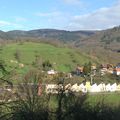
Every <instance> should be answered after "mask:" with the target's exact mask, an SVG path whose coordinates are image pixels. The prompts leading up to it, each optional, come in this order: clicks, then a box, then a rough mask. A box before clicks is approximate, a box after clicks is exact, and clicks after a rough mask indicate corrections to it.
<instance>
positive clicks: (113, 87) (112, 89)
mask: <svg viewBox="0 0 120 120" xmlns="http://www.w3.org/2000/svg"><path fill="white" fill-rule="evenodd" d="M116 90H117V84H116V83H114V84H113V85H111V92H115V91H116Z"/></svg>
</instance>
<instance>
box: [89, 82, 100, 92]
mask: <svg viewBox="0 0 120 120" xmlns="http://www.w3.org/2000/svg"><path fill="white" fill-rule="evenodd" d="M90 92H99V87H98V86H97V84H96V83H95V84H93V85H92V86H91V89H90Z"/></svg>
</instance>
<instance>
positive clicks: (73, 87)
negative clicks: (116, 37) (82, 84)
mask: <svg viewBox="0 0 120 120" xmlns="http://www.w3.org/2000/svg"><path fill="white" fill-rule="evenodd" d="M71 91H73V92H79V91H80V88H79V86H78V85H77V83H76V84H74V85H72V86H71Z"/></svg>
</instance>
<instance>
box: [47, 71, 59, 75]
mask: <svg viewBox="0 0 120 120" xmlns="http://www.w3.org/2000/svg"><path fill="white" fill-rule="evenodd" d="M56 73H57V72H56V71H54V70H49V71H47V74H48V75H55V74H56Z"/></svg>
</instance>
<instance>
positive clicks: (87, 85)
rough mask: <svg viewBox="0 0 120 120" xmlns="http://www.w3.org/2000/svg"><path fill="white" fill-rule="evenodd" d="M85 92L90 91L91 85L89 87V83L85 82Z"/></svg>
mask: <svg viewBox="0 0 120 120" xmlns="http://www.w3.org/2000/svg"><path fill="white" fill-rule="evenodd" d="M85 87H86V89H87V91H88V92H89V91H90V89H91V85H90V82H86V85H85Z"/></svg>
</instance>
